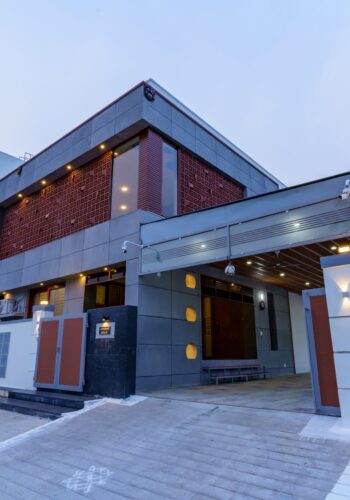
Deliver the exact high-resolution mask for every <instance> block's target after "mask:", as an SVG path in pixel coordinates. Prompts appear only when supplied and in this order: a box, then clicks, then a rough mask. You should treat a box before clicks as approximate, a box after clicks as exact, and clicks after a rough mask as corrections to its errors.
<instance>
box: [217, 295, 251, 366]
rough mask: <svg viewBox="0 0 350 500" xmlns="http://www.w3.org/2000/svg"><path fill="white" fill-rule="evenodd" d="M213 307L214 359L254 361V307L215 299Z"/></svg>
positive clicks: (228, 300)
mask: <svg viewBox="0 0 350 500" xmlns="http://www.w3.org/2000/svg"><path fill="white" fill-rule="evenodd" d="M212 307H213V342H212V347H213V356H212V357H213V358H214V359H254V358H256V339H255V322H254V309H253V307H252V305H250V304H245V303H243V302H236V301H234V300H230V299H224V298H219V297H215V298H213V299H212Z"/></svg>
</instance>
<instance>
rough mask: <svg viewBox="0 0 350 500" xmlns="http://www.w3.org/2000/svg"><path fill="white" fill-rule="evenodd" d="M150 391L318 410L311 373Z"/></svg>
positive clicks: (188, 398)
mask: <svg viewBox="0 0 350 500" xmlns="http://www.w3.org/2000/svg"><path fill="white" fill-rule="evenodd" d="M149 394H150V395H151V396H153V397H157V398H162V399H177V400H180V401H196V402H198V403H214V404H220V405H228V406H239V407H247V408H263V409H270V410H284V411H295V412H302V413H314V412H315V407H314V401H313V395H312V387H311V380H310V376H309V375H308V374H306V375H289V376H286V377H276V378H273V379H268V380H254V381H249V382H240V383H234V384H222V383H221V384H218V385H216V384H211V385H195V386H189V387H179V388H171V389H163V390H158V391H154V392H151V393H149Z"/></svg>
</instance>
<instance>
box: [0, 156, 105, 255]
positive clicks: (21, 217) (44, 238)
mask: <svg viewBox="0 0 350 500" xmlns="http://www.w3.org/2000/svg"><path fill="white" fill-rule="evenodd" d="M111 181H112V153H111V152H108V153H106V154H104V155H102V156H100V157H99V158H97V159H96V160H94V161H92V162H90V163H88V164H86V165H85V166H84V167H81V168H79V169H77V170H75V171H72V172H70V173H69V174H67V175H66V176H64V177H63V178H61V179H59V180H57V181H56V182H55V183H53V184H51V185H48V186H46V187H44V188H43V189H41V190H40V191H38V192H36V193H34V194H33V195H31V196H29V197H28V198H23V199H22V200H20V201H19V202H18V203H16V204H14V205H12V206H11V207H9V208H7V209H6V210H5V213H4V219H3V225H2V231H1V235H0V259H4V258H6V257H9V256H11V255H15V254H17V253H20V252H23V251H25V250H29V249H30V248H34V247H37V246H39V245H43V244H45V243H48V242H50V241H52V240H56V239H58V238H62V237H64V236H67V235H69V234H71V233H74V232H76V231H80V230H82V229H85V228H87V227H89V226H93V225H95V224H99V223H101V222H104V221H106V220H108V219H109V218H110V204H111Z"/></svg>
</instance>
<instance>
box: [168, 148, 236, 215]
mask: <svg viewBox="0 0 350 500" xmlns="http://www.w3.org/2000/svg"><path fill="white" fill-rule="evenodd" d="M178 182H179V200H178V205H179V213H180V214H185V213H188V212H194V211H196V210H201V209H203V208H210V207H215V206H217V205H222V204H224V203H230V202H232V201H237V200H241V199H242V198H244V188H243V187H242V186H240V185H239V184H237V183H236V182H235V181H234V180H233V179H230V178H229V177H228V176H226V175H224V174H222V173H220V172H219V171H218V170H216V169H215V168H212V167H210V166H208V164H206V163H204V162H203V161H201V160H200V159H198V158H196V157H195V156H193V155H191V154H190V153H188V152H187V151H184V150H181V149H179V151H178Z"/></svg>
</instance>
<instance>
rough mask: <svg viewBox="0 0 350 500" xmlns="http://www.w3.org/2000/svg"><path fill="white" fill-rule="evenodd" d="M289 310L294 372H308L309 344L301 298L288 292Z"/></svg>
mask: <svg viewBox="0 0 350 500" xmlns="http://www.w3.org/2000/svg"><path fill="white" fill-rule="evenodd" d="M288 296H289V310H290V321H291V326H292V338H293V350H294V363H295V373H308V372H310V357H309V346H308V341H307V333H306V323H305V314H304V305H303V298H302V296H301V295H298V294H297V293H292V292H289V294H288Z"/></svg>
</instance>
